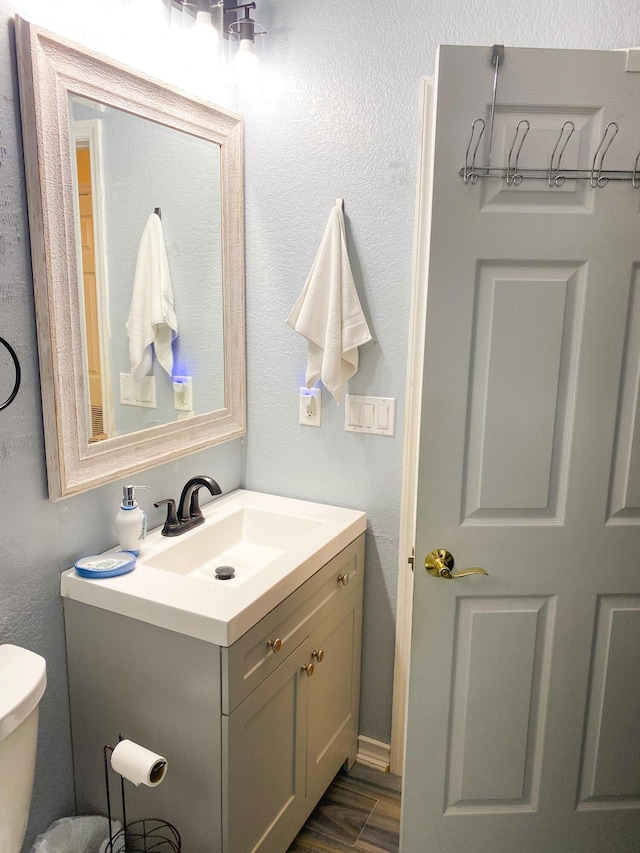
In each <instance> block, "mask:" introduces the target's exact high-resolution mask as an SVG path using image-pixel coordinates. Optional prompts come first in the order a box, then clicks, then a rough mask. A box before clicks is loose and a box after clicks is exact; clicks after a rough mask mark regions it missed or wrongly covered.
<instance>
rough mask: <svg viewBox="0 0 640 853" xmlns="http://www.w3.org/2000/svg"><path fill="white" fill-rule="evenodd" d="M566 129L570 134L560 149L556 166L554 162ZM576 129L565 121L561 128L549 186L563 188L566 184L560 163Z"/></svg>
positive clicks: (554, 151)
mask: <svg viewBox="0 0 640 853" xmlns="http://www.w3.org/2000/svg"><path fill="white" fill-rule="evenodd" d="M565 129H568V131H569V132H568V134H567V136H566V138H565V140H564V143H563V145H562V148H560V151H559V152H558V161H557V163H556V164H555V166H554V164H553V161H554V159H555V156H556V151H558V148H559V147H560V143H561V142H562V139H563V137H564V132H565ZM575 129H576V126H575V124H574V123H573V122H572V121H565V123H564V124H563V125H562V127H561V128H560V135H559V136H558V141H557V142H556V147H555V148H554V149H553V151H552V152H551V160H550V161H549V174H548V176H547V183H548V184H549V186H550V187H561V186H562V185H563V184H564V182H565V181H566V180H567V178H566V175H561V174H560V163H561V162H562V155H563V154H564V152H565V149H566V147H567V145H568V144H569V140H570V139H571V137H572V136H573V131H574V130H575Z"/></svg>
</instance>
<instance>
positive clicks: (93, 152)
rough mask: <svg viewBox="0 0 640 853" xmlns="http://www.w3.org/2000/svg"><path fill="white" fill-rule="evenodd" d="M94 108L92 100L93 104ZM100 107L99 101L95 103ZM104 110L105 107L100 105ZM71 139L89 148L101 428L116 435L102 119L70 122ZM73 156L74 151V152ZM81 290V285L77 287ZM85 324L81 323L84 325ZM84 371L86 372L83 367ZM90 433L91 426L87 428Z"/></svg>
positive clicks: (75, 190) (79, 275) (76, 194)
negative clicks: (107, 307) (98, 343)
mask: <svg viewBox="0 0 640 853" xmlns="http://www.w3.org/2000/svg"><path fill="white" fill-rule="evenodd" d="M92 106H93V108H94V109H95V108H96V105H95V104H92ZM97 106H98V107H101V106H102V105H101V104H99V105H97ZM102 109H103V110H104V107H102ZM73 141H74V144H75V146H76V147H82V148H88V149H89V157H90V161H91V197H92V200H93V201H92V203H93V240H94V247H95V248H94V251H95V276H96V296H97V303H98V334H99V337H100V375H101V382H102V420H103V424H104V431H105V432H106V433H107V435H110V436H113V435H115V421H114V414H113V394H112V381H111V380H112V377H111V359H110V355H109V339H110V337H111V334H110V329H109V317H108V312H107V311H105V306H107V305H108V304H109V290H108V278H107V250H106V224H105V210H104V199H105V188H104V166H103V162H104V155H103V144H102V123H101V122H100V120H98V119H79V120H77V121H74V122H73ZM74 157H75V154H74ZM73 175H74V194H73V198H74V205H75V213H76V217H75V220H76V223H77V225H76V244H77V245H78V246H80V245H81V243H80V235H79V233H78V230H79V227H80V226H79V223H80V213H79V208H78V188H77V186H76V185H75V171H74V172H73ZM78 281H80V282H81V281H82V255H81V253H80V252H79V253H78ZM80 292H81V294H82V289H81V290H80ZM83 328H84V326H83ZM85 367H86V366H85ZM86 375H87V376H88V375H89V373H88V371H86ZM86 394H87V406H86V410H87V412H90V411H91V407H90V405H89V399H88V395H89V387H88V383H87V388H86ZM89 434H91V430H89Z"/></svg>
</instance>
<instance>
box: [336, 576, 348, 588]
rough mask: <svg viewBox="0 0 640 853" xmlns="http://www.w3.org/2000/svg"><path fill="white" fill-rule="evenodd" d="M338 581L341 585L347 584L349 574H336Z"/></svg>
mask: <svg viewBox="0 0 640 853" xmlns="http://www.w3.org/2000/svg"><path fill="white" fill-rule="evenodd" d="M338 583H341V584H342V586H347V585H348V583H349V575H338Z"/></svg>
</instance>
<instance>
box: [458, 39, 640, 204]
mask: <svg viewBox="0 0 640 853" xmlns="http://www.w3.org/2000/svg"><path fill="white" fill-rule="evenodd" d="M504 57H505V51H504V46H503V45H499V44H498V45H493V47H492V48H491V65H493V66H495V72H494V77H493V91H492V96H491V110H490V114H489V138H488V140H487V159H486V165H484V166H479V165H477V163H476V158H477V154H478V149H479V147H480V140H481V139H482V136H483V134H484V131H485V127H486V123H485V121H484V119H482V118H476V119H474V120H473V122H472V123H471V136H470V137H469V144H468V145H467V151H466V154H465V159H464V166H463V167H462V168H461V169H460V170H459V172H458V174H459V175H460V177H461V178H462V180H463V181H464V183H465V184H477V183H478V181H479V180H480V179H481V178H502V179H503V180H504V181H505V182H506V184H507V186H508V187H519V186H520V184H521V183H522V182H523V181H524V180H534V181H535V180H545V181H546V182H547V183H548V185H549V186H550V187H561V186H563V185H564V184H565V183H566V182H567V181H589V185H590V186H591V187H593V189H601V188H602V187H606V186H607V184H608V183H609V182H610V181H626V182H629V183H631V186H632V187H633V188H634V189H640V152H639V153H638V156H637V157H636V159H635V162H634V164H633V168H632V169H628V170H625V169H605V168H604V160H605V157H606V156H607V153H608V151H609V149H610V148H611V145H612V143H613V140H614V139H615V137H616V135H617V133H618V130H619V126H618V123H617V122H615V121H610V122H609V123H608V124H607V126H606V127H605V129H604V133H603V134H602V137H601V139H600V143H599V144H598V147H597V148H596V153H595V154H594V157H593V161H592V163H591V168H590V169H562V168H561V167H562V157H563V155H564V153H565V151H566V148H567V145H568V144H569V140H570V139H571V137H572V136H573V134H574V132H575V129H576V127H575V124H574V123H573V122H572V121H565V122H564V124H563V125H562V127H561V128H560V133H559V135H558V140H557V142H556V144H555V147H554V149H553V151H552V152H551V158H550V159H549V166H548V167H547V168H546V169H541V168H520V166H519V161H520V155H521V153H522V148H523V145H524V141H525V139H526V137H527V134H528V133H529V130H530V124H529V121H528V120H527V119H520V121H519V122H518V123H517V124H516V129H515V134H514V136H513V142H512V143H511V148H510V149H509V155H508V157H507V164H506V166H492V165H491V149H492V144H493V126H494V119H495V114H496V93H497V89H498V75H499V72H500V66H501V65H502V64H504Z"/></svg>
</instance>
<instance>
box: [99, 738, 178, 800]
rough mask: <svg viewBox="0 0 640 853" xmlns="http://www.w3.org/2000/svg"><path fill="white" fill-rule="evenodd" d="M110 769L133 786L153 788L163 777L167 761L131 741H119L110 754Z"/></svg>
mask: <svg viewBox="0 0 640 853" xmlns="http://www.w3.org/2000/svg"><path fill="white" fill-rule="evenodd" d="M111 767H112V768H113V769H114V770H115V771H116V773H119V774H120V775H121V776H124V778H125V779H128V780H129V782H133V784H134V785H148V786H149V787H150V788H155V787H156V785H159V784H160V782H162V780H163V779H164V777H165V774H166V772H167V759H166V758H164V757H163V756H162V755H158V754H157V753H155V752H151V750H150V749H145V748H144V746H140V744H138V743H134V742H133V741H132V740H121V741H120V742H119V743H118V745H117V746H115V747H114V749H113V752H112V753H111Z"/></svg>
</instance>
